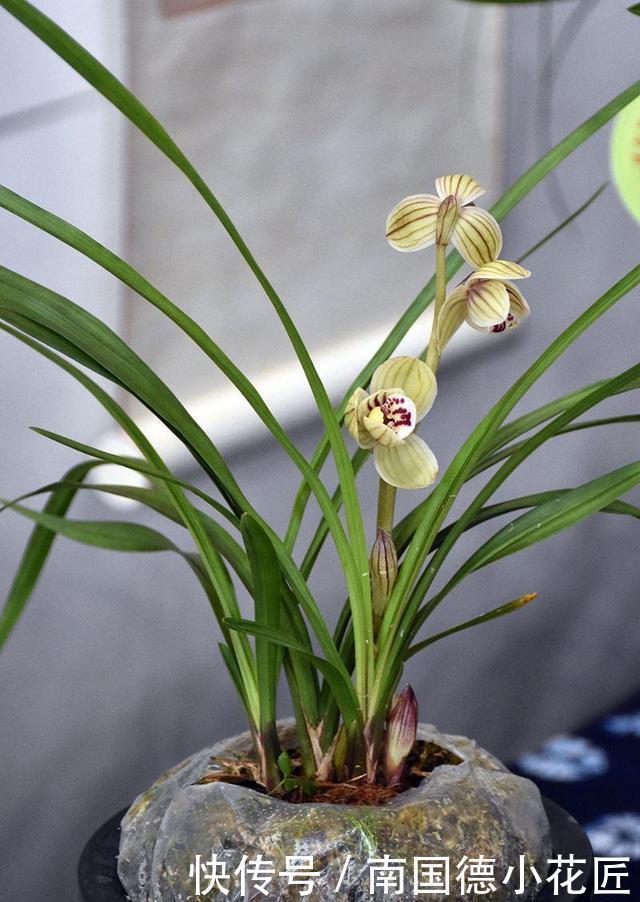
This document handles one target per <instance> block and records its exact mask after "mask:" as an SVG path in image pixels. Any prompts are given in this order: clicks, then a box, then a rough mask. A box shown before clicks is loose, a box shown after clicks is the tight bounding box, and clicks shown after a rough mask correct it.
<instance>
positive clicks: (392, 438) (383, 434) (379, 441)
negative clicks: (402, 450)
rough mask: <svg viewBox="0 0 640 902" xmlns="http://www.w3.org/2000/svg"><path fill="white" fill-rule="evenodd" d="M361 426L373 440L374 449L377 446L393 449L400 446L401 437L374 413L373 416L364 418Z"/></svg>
mask: <svg viewBox="0 0 640 902" xmlns="http://www.w3.org/2000/svg"><path fill="white" fill-rule="evenodd" d="M363 424H364V426H365V428H366V429H367V431H368V432H369V434H370V436H371V438H372V439H373V441H374V447H375V448H377V447H378V446H379V445H384V447H385V448H395V447H396V445H400V444H402V441H403V439H402V436H400V435H398V433H397V432H396V431H395V430H394V429H392V428H391V426H387V424H386V423H384V422H383V421H382V420H381V419H379V417H377V416H376V415H375V413H374V414H373V416H368V417H365V418H364V420H363Z"/></svg>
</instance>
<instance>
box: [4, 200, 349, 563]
mask: <svg viewBox="0 0 640 902" xmlns="http://www.w3.org/2000/svg"><path fill="white" fill-rule="evenodd" d="M0 207H4V208H5V209H6V210H9V211H11V212H12V213H14V214H15V215H17V216H20V217H21V218H22V219H24V220H26V221H27V222H30V223H32V224H33V225H35V226H37V227H38V228H40V229H42V230H44V231H45V232H47V233H49V234H50V235H53V236H54V237H56V238H58V239H59V240H61V241H64V242H65V243H66V244H68V245H69V246H70V247H73V248H75V249H76V250H78V251H80V252H81V253H82V254H84V255H85V256H87V257H88V258H89V259H91V260H93V261H94V262H96V263H98V264H99V265H100V266H102V267H103V268H104V269H105V270H107V271H108V272H110V273H112V274H113V275H115V276H116V277H117V278H118V279H120V280H121V281H122V282H123V283H124V284H125V285H127V286H129V287H130V288H132V289H133V290H134V291H135V292H136V293H137V294H138V295H140V297H142V298H143V299H145V300H146V301H148V302H149V303H150V304H152V305H153V306H154V307H156V308H157V309H158V310H160V311H161V312H162V313H163V314H164V315H165V316H167V317H168V318H169V319H170V320H171V321H172V322H174V323H175V324H176V325H177V326H178V327H179V328H180V329H181V330H182V331H183V332H184V333H185V334H186V335H188V336H189V338H191V340H192V341H193V342H194V343H195V344H196V345H197V346H198V347H199V348H200V349H201V350H202V351H203V352H204V353H205V354H206V355H207V357H208V358H209V359H210V360H211V361H212V362H213V363H214V364H215V365H216V366H217V367H218V368H219V369H220V370H221V372H223V373H224V374H225V376H227V378H228V379H229V380H230V381H231V382H232V384H233V385H235V386H236V388H237V389H238V390H239V391H240V392H241V393H242V395H243V396H244V397H245V398H246V399H247V401H248V402H249V404H250V405H251V407H252V408H253V409H254V410H255V411H256V413H257V414H258V416H259V417H260V418H261V420H262V421H263V422H264V423H265V425H266V426H267V427H268V428H269V430H270V431H271V433H272V434H273V435H274V437H275V438H276V439H277V440H278V441H279V442H280V444H281V445H282V446H283V447H284V449H285V450H286V452H287V453H288V454H289V456H290V457H291V459H292V460H293V461H294V463H295V464H296V466H297V467H298V468H299V469H300V470H301V472H302V474H303V475H304V476H305V477H306V478H307V479H308V481H309V485H310V488H311V489H312V491H313V492H314V494H315V495H316V497H317V498H318V502H319V504H320V507H321V509H322V510H324V511H325V512H326V515H325V519H324V521H323V522H325V523H327V524H328V526H327V528H330V529H331V532H332V533H333V535H334V539H335V541H336V542H337V544H338V546H339V553H340V556H341V559H342V560H343V562H346V561H347V560H348V556H349V555H350V551H349V545H348V542H347V540H346V537H345V536H344V531H343V528H342V525H341V522H340V520H339V518H338V517H337V516H336V515H332V514H330V513H329V505H330V500H329V496H328V493H327V491H326V489H325V487H324V485H323V483H322V482H321V481H320V479H319V478H318V476H317V474H316V473H315V472H314V471H313V470H312V469H311V467H310V466H309V463H308V462H307V460H306V459H305V457H304V456H303V455H302V454H301V453H300V451H299V450H298V449H297V447H296V446H295V445H294V444H293V443H292V441H291V439H290V438H289V436H288V435H287V433H286V432H285V431H284V430H283V428H282V426H281V425H280V423H279V422H278V421H277V420H276V418H275V417H274V416H273V414H272V413H271V411H270V409H269V407H268V406H267V404H266V403H265V401H264V399H263V398H262V397H261V395H260V394H259V392H258V391H257V390H256V389H255V387H254V386H253V384H252V383H251V382H250V381H249V380H248V379H247V378H246V376H245V375H244V374H243V373H242V372H241V371H240V370H239V369H238V367H236V366H235V364H234V363H233V361H231V359H230V358H229V357H227V355H226V354H225V353H224V351H222V349H221V348H220V347H219V346H218V345H217V344H216V343H215V342H214V341H213V340H212V339H211V338H210V336H209V335H207V333H206V332H205V331H204V330H203V329H202V327H201V326H199V325H198V323H196V322H195V321H194V320H193V319H192V318H191V317H189V316H188V315H187V314H186V313H184V311H182V310H181V309H180V308H179V307H177V306H176V305H175V304H174V303H173V302H172V301H171V300H169V298H167V297H166V296H165V295H163V294H162V293H161V292H160V291H158V290H157V289H156V288H155V287H154V286H153V285H151V284H150V283H149V282H148V281H147V280H146V279H145V278H143V277H142V276H141V275H140V274H139V273H138V272H136V270H135V269H133V267H131V266H130V265H129V264H128V263H126V262H125V261H124V260H121V259H120V258H119V257H118V256H117V255H116V254H114V253H113V252H112V251H110V250H108V249H107V248H105V247H104V246H103V245H101V244H99V242H97V241H95V240H94V239H93V238H91V237H90V236H88V235H86V234H85V233H84V232H82V231H81V230H80V229H77V228H76V227H75V226H73V225H71V224H70V223H68V222H65V221H64V220H63V219H60V218H59V217H57V216H55V215H53V214H52V213H49V212H48V211H46V210H43V209H42V208H41V207H38V206H36V205H35V204H33V203H31V202H30V201H28V200H27V199H26V198H24V197H21V196H20V195H18V194H16V193H15V192H13V191H11V190H10V189H8V188H5V187H3V186H0ZM3 315H4V317H5V319H7V320H8V321H10V322H12V323H13V325H16V326H18V328H21V329H23V330H26V331H27V332H28V333H29V334H31V335H34V337H36V338H38V339H39V340H41V341H44V342H45V343H46V344H48V345H49V346H51V347H54V348H56V349H57V350H60V351H62V352H63V353H65V354H67V355H68V356H70V357H71V358H72V359H75V360H77V361H78V362H79V363H82V364H84V365H85V366H90V367H91V368H92V369H94V370H95V371H96V372H99V373H100V375H106V377H107V378H112V379H113V378H115V377H113V376H110V374H109V373H108V372H107V371H106V370H105V369H104V368H103V367H101V366H100V365H99V364H97V363H96V362H95V361H94V359H93V358H91V357H88V356H87V355H85V354H84V353H83V352H82V351H81V350H79V349H78V348H77V347H76V346H75V345H73V344H72V343H71V342H68V341H66V339H64V338H62V337H60V336H58V335H57V334H56V333H55V332H53V331H51V330H48V329H46V328H44V327H42V326H39V325H37V324H35V323H32V322H31V321H28V320H25V318H24V317H20V316H19V315H16V314H12V313H11V312H10V311H8V312H5V313H4V314H3ZM34 326H35V329H34ZM34 333H35V334H34ZM120 384H121V383H120ZM341 494H342V493H341V492H340V496H341ZM325 534H326V533H325ZM303 572H304V571H303Z"/></svg>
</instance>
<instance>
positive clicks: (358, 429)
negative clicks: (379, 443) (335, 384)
mask: <svg viewBox="0 0 640 902" xmlns="http://www.w3.org/2000/svg"><path fill="white" fill-rule="evenodd" d="M368 397H369V395H368V394H367V393H366V391H365V390H364V389H363V388H356V390H355V391H354V393H353V394H352V395H351V397H350V398H349V402H348V404H347V407H346V410H345V412H344V423H345V426H346V427H347V429H348V430H349V432H350V433H351V435H352V437H353V438H354V439H355V440H356V441H357V443H358V444H359V445H360V447H361V448H373V446H374V445H375V439H374V438H372V437H371V435H370V434H369V432H368V431H367V430H366V429H365V426H364V424H363V422H362V413H361V412H360V406H361V404H362V402H363V401H366V400H367V398H368Z"/></svg>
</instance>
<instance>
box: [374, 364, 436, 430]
mask: <svg viewBox="0 0 640 902" xmlns="http://www.w3.org/2000/svg"><path fill="white" fill-rule="evenodd" d="M391 387H393V388H399V389H401V390H402V391H403V392H404V393H405V394H406V395H408V396H409V397H410V398H411V400H412V401H413V403H414V404H415V405H416V416H417V418H418V420H421V419H422V417H423V416H424V415H425V414H426V413H427V412H428V411H429V410H431V407H432V405H433V402H434V401H435V398H436V394H437V393H438V385H437V382H436V377H435V376H434V374H433V370H432V369H431V368H430V367H428V366H427V364H426V363H424V362H423V361H422V360H419V359H418V358H417V357H390V358H389V360H386V361H385V362H384V363H381V364H380V366H379V367H378V369H377V370H376V371H375V372H374V374H373V376H372V378H371V386H370V388H369V391H371V392H377V391H380V390H381V389H385V388H391Z"/></svg>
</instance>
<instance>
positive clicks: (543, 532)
mask: <svg viewBox="0 0 640 902" xmlns="http://www.w3.org/2000/svg"><path fill="white" fill-rule="evenodd" d="M639 482H640V462H639V461H636V462H635V463H632V464H628V465H627V466H625V467H620V468H619V469H617V470H614V471H613V472H611V473H606V474H605V475H604V476H599V477H598V478H597V479H592V480H590V481H589V482H586V483H584V484H583V485H581V486H578V487H577V488H575V489H571V490H570V491H568V492H564V493H563V494H562V495H560V497H558V498H555V499H553V500H552V501H547V502H546V503H544V504H540V505H538V506H537V507H535V508H534V509H533V510H530V511H527V513H526V514H522V516H521V517H518V518H517V519H516V520H513V521H512V522H511V523H509V524H508V525H507V526H505V527H503V528H502V529H501V530H500V531H499V532H497V533H496V534H495V535H494V536H492V537H491V538H490V539H489V540H488V541H487V542H485V543H484V544H483V545H482V546H481V547H480V548H478V550H477V551H476V552H474V554H472V555H471V557H470V558H469V559H468V560H467V561H466V562H465V563H464V564H463V565H462V567H460V569H459V570H458V571H457V572H456V573H455V574H454V576H453V577H452V578H451V580H450V581H449V583H447V589H448V590H449V588H450V587H453V586H454V585H456V584H457V583H459V582H460V580H461V579H463V578H464V576H465V575H466V574H468V573H472V572H473V571H474V570H479V569H480V568H481V567H486V566H487V564H490V563H492V562H493V561H497V560H499V559H500V558H503V557H506V556H507V555H510V554H515V553H516V552H518V551H522V550H523V549H525V548H529V547H530V546H531V545H535V544H536V543H537V542H542V541H543V540H544V539H547V538H549V536H552V535H555V534H556V533H558V532H561V531H562V530H564V529H568V528H569V527H570V526H574V525H575V524H577V523H580V522H581V521H582V520H585V519H586V518H587V517H589V516H591V514H593V513H595V512H596V511H599V510H602V508H603V507H606V506H607V505H608V504H611V502H612V501H615V500H617V499H618V498H620V496H621V495H624V494H625V492H628V491H629V490H630V489H631V488H633V486H635V485H637V484H638V483H639Z"/></svg>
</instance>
